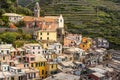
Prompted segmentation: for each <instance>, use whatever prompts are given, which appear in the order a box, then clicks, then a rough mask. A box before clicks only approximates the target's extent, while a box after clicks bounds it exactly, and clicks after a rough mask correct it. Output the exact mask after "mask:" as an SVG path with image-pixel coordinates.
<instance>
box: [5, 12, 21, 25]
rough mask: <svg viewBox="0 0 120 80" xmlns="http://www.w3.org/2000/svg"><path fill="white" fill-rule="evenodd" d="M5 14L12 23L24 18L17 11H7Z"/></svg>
mask: <svg viewBox="0 0 120 80" xmlns="http://www.w3.org/2000/svg"><path fill="white" fill-rule="evenodd" d="M3 15H4V16H7V17H8V19H9V21H10V22H12V23H17V22H19V21H21V20H22V19H23V16H22V15H19V14H16V13H5V14H3Z"/></svg>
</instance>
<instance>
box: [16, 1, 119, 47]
mask: <svg viewBox="0 0 120 80" xmlns="http://www.w3.org/2000/svg"><path fill="white" fill-rule="evenodd" d="M35 2H39V3H40V7H41V16H44V15H59V14H63V16H64V18H65V24H66V26H65V28H66V30H67V31H69V32H72V33H82V34H83V35H84V36H89V37H92V38H94V37H104V38H106V39H108V40H109V41H110V46H111V48H116V49H120V47H119V46H120V0H18V4H19V5H21V6H23V7H26V8H29V9H31V10H33V7H34V5H35Z"/></svg>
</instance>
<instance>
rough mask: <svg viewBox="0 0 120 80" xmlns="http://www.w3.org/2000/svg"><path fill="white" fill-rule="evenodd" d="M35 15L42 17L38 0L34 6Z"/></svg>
mask: <svg viewBox="0 0 120 80" xmlns="http://www.w3.org/2000/svg"><path fill="white" fill-rule="evenodd" d="M34 17H40V6H39V3H38V2H36V4H35V7H34Z"/></svg>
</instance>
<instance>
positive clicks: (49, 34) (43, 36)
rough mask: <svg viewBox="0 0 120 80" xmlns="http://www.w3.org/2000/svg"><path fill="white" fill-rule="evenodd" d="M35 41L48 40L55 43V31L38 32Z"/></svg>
mask: <svg viewBox="0 0 120 80" xmlns="http://www.w3.org/2000/svg"><path fill="white" fill-rule="evenodd" d="M36 37H37V38H36V40H37V41H39V40H48V41H57V32H56V31H46V30H39V31H37V32H36Z"/></svg>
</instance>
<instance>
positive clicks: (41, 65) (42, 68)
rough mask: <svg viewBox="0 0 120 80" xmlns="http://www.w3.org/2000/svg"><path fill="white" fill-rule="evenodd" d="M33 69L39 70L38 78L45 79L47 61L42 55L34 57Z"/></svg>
mask: <svg viewBox="0 0 120 80" xmlns="http://www.w3.org/2000/svg"><path fill="white" fill-rule="evenodd" d="M34 67H35V68H36V69H37V70H39V74H40V78H41V79H43V78H46V77H47V76H48V72H47V60H46V59H45V58H44V57H43V56H42V55H36V57H35V63H34Z"/></svg>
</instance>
